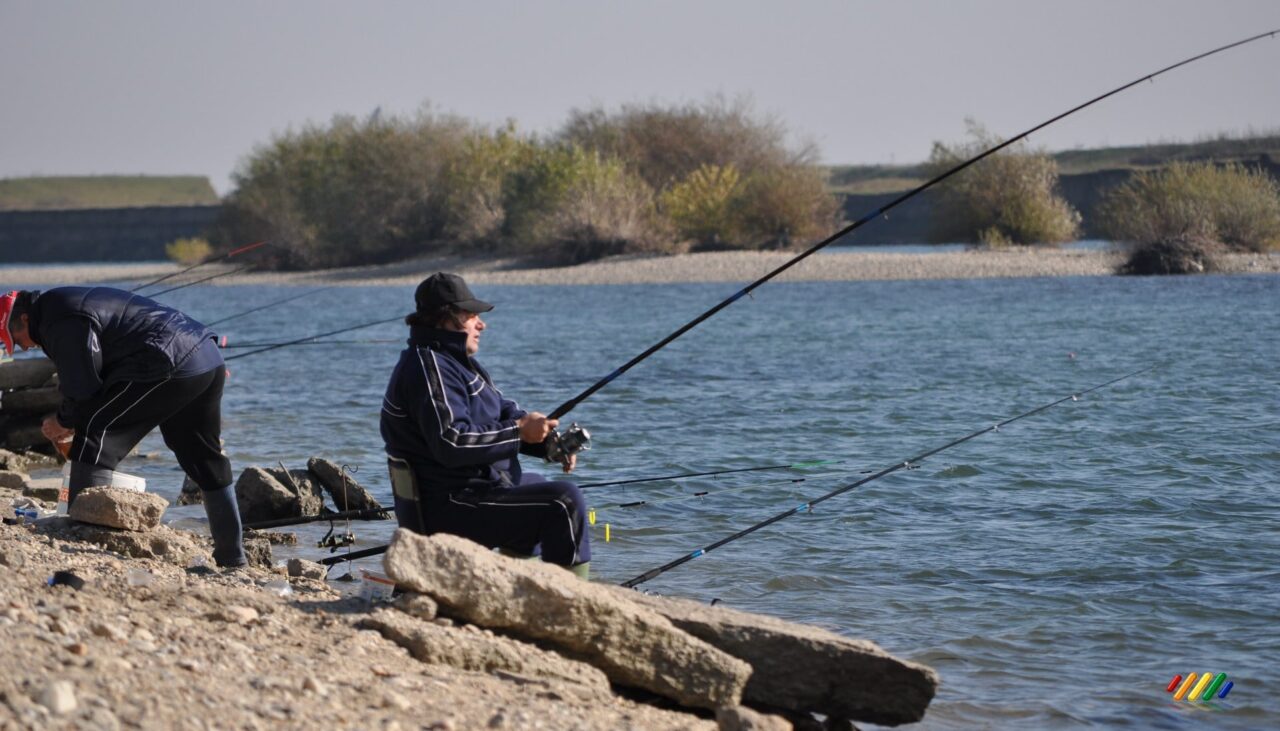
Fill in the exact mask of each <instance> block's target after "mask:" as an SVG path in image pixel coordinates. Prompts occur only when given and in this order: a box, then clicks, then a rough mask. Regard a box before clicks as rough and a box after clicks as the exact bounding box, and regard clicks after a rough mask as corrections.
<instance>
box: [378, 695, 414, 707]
mask: <svg viewBox="0 0 1280 731" xmlns="http://www.w3.org/2000/svg"><path fill="white" fill-rule="evenodd" d="M382 707H383V708H394V709H396V710H397V711H407V710H409V709H410V708H412V707H413V704H412V703H410V702H409V699H408V698H405V697H404V696H402V695H400V694H399V693H396V692H394V691H387V693H386V695H384V696H383V697H382Z"/></svg>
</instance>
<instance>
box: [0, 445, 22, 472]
mask: <svg viewBox="0 0 1280 731" xmlns="http://www.w3.org/2000/svg"><path fill="white" fill-rule="evenodd" d="M0 470H10V471H12V472H26V471H27V458H26V457H24V456H22V455H21V454H18V453H17V452H10V451H9V450H7V449H0Z"/></svg>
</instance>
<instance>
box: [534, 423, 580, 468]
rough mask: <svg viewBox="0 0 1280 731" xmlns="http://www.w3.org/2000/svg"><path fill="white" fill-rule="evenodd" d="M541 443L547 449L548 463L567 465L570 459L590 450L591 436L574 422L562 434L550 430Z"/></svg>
mask: <svg viewBox="0 0 1280 731" xmlns="http://www.w3.org/2000/svg"><path fill="white" fill-rule="evenodd" d="M542 443H543V445H544V446H546V448H547V457H546V459H547V461H548V462H559V463H560V464H562V465H568V464H569V458H570V457H572V456H573V455H575V454H577V453H578V452H583V451H586V450H588V449H591V434H590V433H588V432H587V430H586V429H583V428H582V427H580V426H578V422H576V421H575V422H573V423H572V424H570V425H569V428H568V429H565V430H564V433H561V432H558V431H556V430H555V429H552V430H551V433H550V434H548V435H547V438H546V439H545V440H544V441H543V442H542Z"/></svg>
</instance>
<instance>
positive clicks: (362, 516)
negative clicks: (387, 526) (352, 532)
mask: <svg viewBox="0 0 1280 731" xmlns="http://www.w3.org/2000/svg"><path fill="white" fill-rule="evenodd" d="M391 513H392V510H391V508H369V509H367V510H343V511H341V512H336V513H321V514H320V515H304V516H302V517H300V518H280V519H278V520H264V521H260V522H257V523H246V524H245V526H244V529H245V530H267V529H268V528H285V527H288V526H291V525H302V524H304V523H320V522H322V521H326V520H382V519H384V518H387V517H389V516H390V515H391Z"/></svg>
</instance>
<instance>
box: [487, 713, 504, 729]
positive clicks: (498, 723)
mask: <svg viewBox="0 0 1280 731" xmlns="http://www.w3.org/2000/svg"><path fill="white" fill-rule="evenodd" d="M506 725H507V717H506V716H504V715H502V714H501V713H495V714H493V718H490V719H489V728H503V727H505V726H506Z"/></svg>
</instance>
